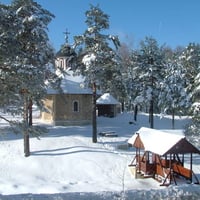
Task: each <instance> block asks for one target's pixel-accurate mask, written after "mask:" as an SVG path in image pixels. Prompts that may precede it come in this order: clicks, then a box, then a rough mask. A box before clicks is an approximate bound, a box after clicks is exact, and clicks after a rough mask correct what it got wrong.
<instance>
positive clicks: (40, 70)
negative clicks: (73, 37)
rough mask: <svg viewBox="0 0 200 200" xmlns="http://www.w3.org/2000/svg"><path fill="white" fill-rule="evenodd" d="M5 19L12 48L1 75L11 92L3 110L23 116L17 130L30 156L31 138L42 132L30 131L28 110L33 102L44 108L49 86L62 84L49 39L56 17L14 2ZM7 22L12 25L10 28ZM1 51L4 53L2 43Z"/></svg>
mask: <svg viewBox="0 0 200 200" xmlns="http://www.w3.org/2000/svg"><path fill="white" fill-rule="evenodd" d="M4 15H5V16H6V18H5V20H4V22H3V24H1V26H3V28H4V29H2V31H3V33H2V34H3V35H5V38H6V39H7V41H6V43H7V42H8V44H9V45H8V46H7V50H8V52H9V55H8V57H7V56H6V55H5V56H4V57H3V60H2V63H3V69H4V70H3V71H4V72H5V73H1V80H2V83H3V81H4V82H5V86H4V87H5V88H10V89H11V90H9V92H7V95H6V97H2V98H3V99H2V101H1V102H3V103H1V106H4V107H5V106H8V105H12V106H13V107H14V108H16V112H17V113H18V114H22V115H23V119H24V120H23V123H22V124H20V123H19V124H18V127H20V128H21V129H23V133H24V153H25V156H29V154H30V150H29V134H30V132H32V133H34V134H38V133H39V129H38V128H37V127H35V128H34V127H29V125H30V124H29V122H28V121H29V120H30V119H31V118H29V120H28V111H30V114H31V110H29V109H31V105H32V103H33V102H34V103H37V104H38V105H40V106H42V98H43V97H44V96H45V94H46V89H47V83H48V84H52V85H54V84H55V85H57V83H59V79H58V78H57V76H56V75H55V73H54V70H52V68H53V67H54V64H53V63H54V51H53V48H52V47H51V45H50V44H49V38H48V35H47V26H48V24H49V23H50V21H51V20H52V18H53V15H52V14H51V13H50V12H49V11H47V10H45V9H43V8H42V7H41V6H40V5H39V4H37V3H36V2H34V1H32V0H14V1H13V2H12V4H11V5H10V6H8V7H4ZM13 19H14V20H13ZM6 20H8V23H10V26H8V27H7V24H8V23H7V21H6ZM12 20H13V21H12ZM10 34H11V35H10ZM10 39H11V40H10ZM0 47H1V51H3V50H2V49H3V41H1V45H0ZM13 47H14V48H13ZM12 48H13V49H12ZM6 69H8V70H6ZM13 83H14V84H13ZM6 101H7V103H6ZM30 103H31V104H30ZM22 107H23V109H21V108H22ZM7 111H9V110H7ZM11 112H12V113H13V110H11ZM29 117H31V116H29ZM11 123H12V122H11Z"/></svg>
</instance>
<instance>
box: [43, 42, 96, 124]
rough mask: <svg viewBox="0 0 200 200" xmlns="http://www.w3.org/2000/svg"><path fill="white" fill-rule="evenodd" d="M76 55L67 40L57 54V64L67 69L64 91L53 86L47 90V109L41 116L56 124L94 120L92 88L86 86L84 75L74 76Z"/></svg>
mask: <svg viewBox="0 0 200 200" xmlns="http://www.w3.org/2000/svg"><path fill="white" fill-rule="evenodd" d="M75 56H76V54H75V52H74V51H73V50H72V48H71V46H70V45H69V44H68V42H67V40H66V44H65V45H63V46H62V47H61V49H60V50H59V51H58V52H57V54H56V60H55V64H56V66H57V67H61V68H62V69H64V70H65V71H66V75H64V77H63V79H62V82H61V88H62V93H60V92H59V91H57V90H54V89H52V88H49V89H48V91H47V95H46V98H45V99H44V101H43V103H44V106H45V111H43V112H42V113H41V118H42V120H43V121H45V122H49V123H51V124H54V125H85V124H91V120H92V106H91V104H92V89H91V88H88V87H85V86H84V77H83V76H81V75H76V76H74V73H73V71H72V70H71V69H73V67H74V66H73V64H72V63H73V62H71V61H72V59H74V58H75Z"/></svg>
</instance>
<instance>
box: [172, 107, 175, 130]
mask: <svg viewBox="0 0 200 200" xmlns="http://www.w3.org/2000/svg"><path fill="white" fill-rule="evenodd" d="M174 115H175V112H174V108H173V109H172V129H174V128H175V120H174Z"/></svg>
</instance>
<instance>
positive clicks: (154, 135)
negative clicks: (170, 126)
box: [128, 127, 200, 155]
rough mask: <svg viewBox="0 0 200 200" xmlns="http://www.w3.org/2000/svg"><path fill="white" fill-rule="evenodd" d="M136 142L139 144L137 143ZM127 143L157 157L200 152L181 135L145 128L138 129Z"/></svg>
mask: <svg viewBox="0 0 200 200" xmlns="http://www.w3.org/2000/svg"><path fill="white" fill-rule="evenodd" d="M138 137H139V139H138ZM138 141H139V143H140V144H138V143H137V142H138ZM128 143H129V144H131V145H133V146H135V147H137V146H138V145H140V148H143V149H144V150H145V151H150V152H153V153H155V154H158V155H165V154H168V153H199V152H200V151H199V150H198V149H197V148H196V147H194V146H193V145H192V144H190V143H189V142H188V141H187V140H186V138H185V136H184V134H183V133H181V134H178V133H175V132H170V131H161V130H156V129H151V128H146V127H142V128H140V129H139V130H138V131H137V132H136V134H134V135H133V136H132V137H131V138H130V139H129V140H128ZM136 143H137V144H136Z"/></svg>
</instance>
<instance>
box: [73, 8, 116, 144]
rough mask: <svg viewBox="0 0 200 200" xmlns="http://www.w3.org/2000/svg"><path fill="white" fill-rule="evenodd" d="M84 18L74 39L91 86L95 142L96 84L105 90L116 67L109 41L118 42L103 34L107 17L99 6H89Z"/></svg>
mask: <svg viewBox="0 0 200 200" xmlns="http://www.w3.org/2000/svg"><path fill="white" fill-rule="evenodd" d="M85 16H86V21H85V23H86V25H87V29H86V30H85V32H84V33H83V35H80V36H75V37H74V39H75V44H76V46H78V47H79V48H81V47H82V51H81V52H80V54H79V56H80V57H81V60H82V62H83V64H84V65H82V67H84V70H83V69H82V70H81V71H82V72H84V75H85V76H86V80H87V82H88V83H89V84H91V85H92V86H93V142H97V135H96V134H97V133H96V132H97V125H96V84H97V83H98V84H99V85H100V86H101V87H102V88H103V89H104V90H105V88H107V85H106V84H107V81H108V80H109V81H110V80H112V77H113V73H112V72H113V71H114V69H113V67H116V53H115V51H114V50H113V48H112V47H111V43H110V41H111V42H113V43H114V45H115V47H118V46H119V40H118V38H117V37H116V36H112V35H109V34H105V31H106V30H107V29H109V16H108V15H107V14H105V13H104V12H103V11H102V10H101V9H100V8H99V6H93V5H90V9H89V10H88V11H86V12H85Z"/></svg>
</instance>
